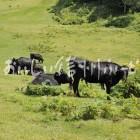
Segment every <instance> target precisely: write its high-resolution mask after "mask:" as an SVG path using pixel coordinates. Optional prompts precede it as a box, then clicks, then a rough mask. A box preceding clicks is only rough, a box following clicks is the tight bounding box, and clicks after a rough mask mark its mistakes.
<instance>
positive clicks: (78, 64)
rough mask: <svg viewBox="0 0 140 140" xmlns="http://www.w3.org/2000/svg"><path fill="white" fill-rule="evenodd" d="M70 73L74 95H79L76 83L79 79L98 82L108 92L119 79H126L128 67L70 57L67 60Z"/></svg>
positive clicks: (77, 83)
mask: <svg viewBox="0 0 140 140" xmlns="http://www.w3.org/2000/svg"><path fill="white" fill-rule="evenodd" d="M69 66H70V74H71V77H72V78H73V84H72V85H73V90H74V93H75V94H76V96H80V95H79V91H78V85H79V81H80V79H84V80H85V81H86V83H100V84H101V86H102V87H103V88H104V85H105V86H106V92H107V93H108V94H109V93H110V90H111V87H112V86H115V85H116V84H117V83H118V82H119V81H120V80H123V79H127V76H128V72H129V68H128V67H127V66H120V65H118V64H116V63H113V62H93V61H89V60H84V59H80V58H77V57H71V58H70V60H69Z"/></svg>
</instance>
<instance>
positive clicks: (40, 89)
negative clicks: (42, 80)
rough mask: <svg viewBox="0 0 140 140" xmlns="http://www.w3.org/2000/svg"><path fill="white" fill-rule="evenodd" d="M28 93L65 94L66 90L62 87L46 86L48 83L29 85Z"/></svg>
mask: <svg viewBox="0 0 140 140" xmlns="http://www.w3.org/2000/svg"><path fill="white" fill-rule="evenodd" d="M25 94H26V95H33V96H44V95H47V96H48V95H51V96H58V95H61V94H64V91H63V90H62V89H61V88H60V87H57V86H56V87H55V86H46V85H28V86H27V88H26V91H25Z"/></svg>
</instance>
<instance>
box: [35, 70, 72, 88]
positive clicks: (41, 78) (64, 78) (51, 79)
mask: <svg viewBox="0 0 140 140" xmlns="http://www.w3.org/2000/svg"><path fill="white" fill-rule="evenodd" d="M66 83H69V85H70V86H71V84H72V80H71V78H70V77H69V76H68V75H67V73H65V72H64V71H60V72H55V73H53V74H48V73H47V74H45V73H41V74H39V75H37V76H36V77H35V79H34V80H33V81H32V84H46V85H61V84H66Z"/></svg>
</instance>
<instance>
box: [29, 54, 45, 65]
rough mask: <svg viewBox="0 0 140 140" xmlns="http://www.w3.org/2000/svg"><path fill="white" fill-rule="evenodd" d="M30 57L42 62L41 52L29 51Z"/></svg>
mask: <svg viewBox="0 0 140 140" xmlns="http://www.w3.org/2000/svg"><path fill="white" fill-rule="evenodd" d="M30 59H32V60H33V59H36V60H38V61H39V62H42V63H43V61H44V59H43V57H42V55H41V54H37V53H31V54H30Z"/></svg>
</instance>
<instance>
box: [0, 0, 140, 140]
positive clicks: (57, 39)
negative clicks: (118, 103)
mask: <svg viewBox="0 0 140 140" xmlns="http://www.w3.org/2000/svg"><path fill="white" fill-rule="evenodd" d="M55 4H56V0H30V1H28V0H22V1H19V0H0V69H1V70H0V139H1V140H10V139H14V140H38V139H40V140H44V139H46V140H69V139H76V140H93V139H95V140H104V139H106V140H110V139H111V140H123V139H127V140H132V139H133V140H138V139H139V137H140V133H139V132H140V121H139V119H137V118H136V119H134V118H133V117H131V116H130V117H126V118H121V119H119V120H117V121H116V120H112V119H105V118H97V119H91V120H87V121H85V120H78V121H65V120H64V117H63V116H61V115H60V116H59V113H60V112H58V114H57V117H58V118H55V115H56V114H55V113H54V112H53V111H52V112H47V111H40V107H41V105H42V102H44V101H45V102H50V103H53V101H54V99H56V100H59V99H60V98H61V100H62V101H63V100H64V101H66V102H67V101H68V102H72V103H74V104H76V106H80V104H83V105H85V104H88V103H90V104H92V103H96V102H107V103H108V104H109V103H110V102H111V103H110V104H113V102H112V101H110V102H109V101H106V99H104V96H106V94H105V92H104V91H102V90H100V88H99V86H98V85H96V86H94V92H95V93H96V92H97V93H101V96H103V98H102V97H101V98H97V99H96V98H95V97H92V98H76V97H73V96H63V95H60V97H59V96H56V97H51V96H49V97H46V96H43V97H40V96H37V97H36V96H35V97H34V96H27V95H25V94H23V93H22V91H21V90H22V87H26V85H27V84H28V83H29V82H31V80H32V79H33V78H32V77H31V76H24V75H21V76H20V75H19V76H13V75H4V72H3V70H4V67H5V61H6V60H7V59H9V58H12V57H13V56H14V57H20V56H27V57H28V56H29V54H30V52H38V53H41V54H42V55H43V57H44V60H45V62H44V65H45V66H46V67H47V71H48V72H49V70H50V66H51V65H55V64H56V62H57V60H59V59H60V58H61V57H62V56H64V58H66V57H68V56H70V55H72V56H79V57H83V58H86V59H90V60H97V59H101V60H108V59H111V60H112V61H115V62H117V63H120V64H129V62H130V61H133V62H134V63H135V61H136V60H137V59H140V32H136V31H133V30H128V29H125V28H124V29H121V28H113V27H112V28H106V27H98V26H97V25H96V24H94V23H92V24H83V25H60V24H58V23H57V22H56V21H54V20H53V18H52V17H53V13H50V12H49V9H50V8H51V7H52V6H54V5H55ZM64 67H65V66H64ZM65 68H66V67H65ZM67 87H68V85H64V88H66V89H67ZM114 100H117V99H114ZM126 100H127V99H126ZM128 100H129V99H128ZM130 100H131V99H130ZM136 100H137V104H138V105H139V104H140V100H139V99H137V98H136ZM130 105H131V104H130ZM139 109H140V108H139ZM138 113H139V112H138ZM138 115H140V114H138Z"/></svg>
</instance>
